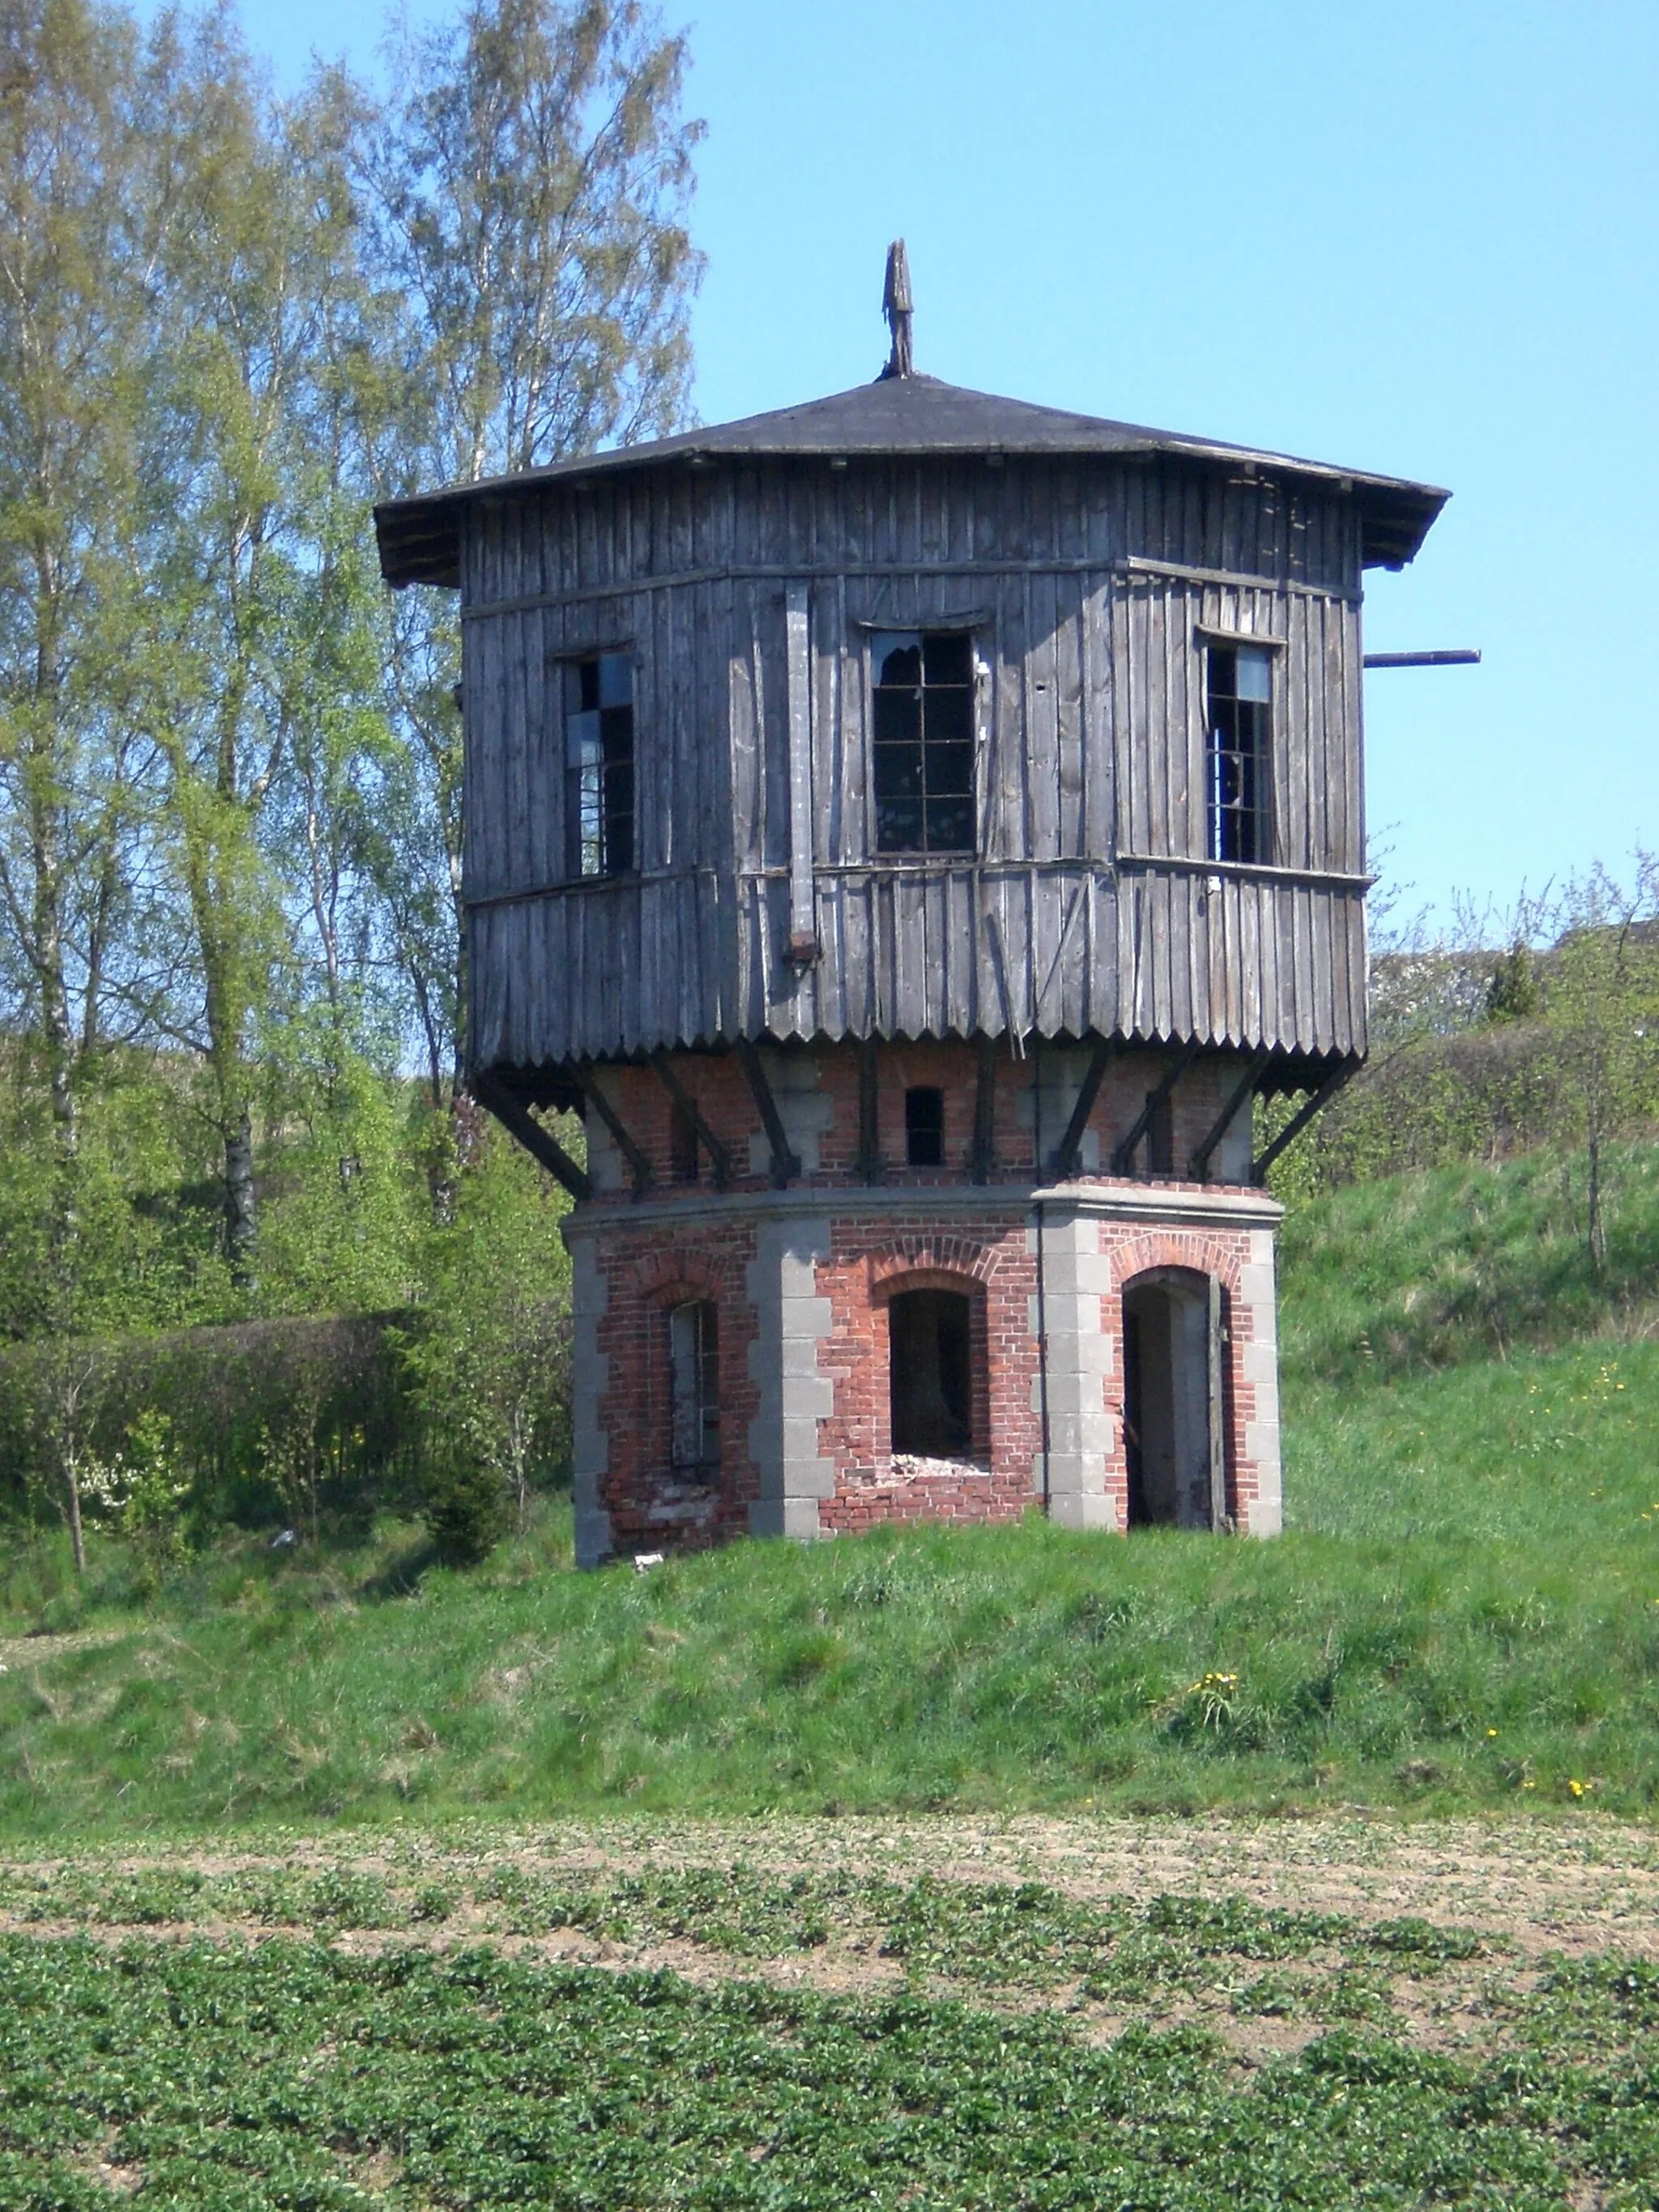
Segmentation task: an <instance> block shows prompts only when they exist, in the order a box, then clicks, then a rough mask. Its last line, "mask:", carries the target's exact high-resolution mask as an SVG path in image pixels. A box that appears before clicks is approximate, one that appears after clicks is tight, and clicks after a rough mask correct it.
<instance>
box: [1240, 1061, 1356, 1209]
mask: <svg viewBox="0 0 1659 2212" xmlns="http://www.w3.org/2000/svg"><path fill="white" fill-rule="evenodd" d="M1363 1065H1364V1063H1363V1062H1362V1061H1360V1060H1349V1061H1348V1062H1347V1064H1346V1066H1343V1067H1339V1068H1338V1069H1337V1071H1336V1073H1335V1074H1334V1075H1329V1076H1327V1077H1326V1079H1325V1080H1324V1082H1323V1083H1322V1084H1321V1085H1320V1086H1319V1088H1318V1090H1317V1091H1315V1093H1314V1095H1313V1097H1311V1098H1310V1099H1309V1100H1308V1101H1307V1102H1306V1103H1305V1104H1304V1106H1303V1107H1302V1108H1301V1109H1300V1110H1299V1111H1298V1112H1297V1113H1295V1114H1293V1115H1291V1118H1290V1120H1289V1121H1287V1122H1286V1123H1285V1126H1284V1127H1283V1128H1282V1129H1281V1130H1280V1131H1279V1134H1278V1135H1277V1136H1276V1137H1275V1138H1274V1139H1273V1142H1272V1144H1270V1145H1269V1146H1268V1147H1267V1151H1266V1152H1263V1153H1262V1155H1261V1158H1260V1159H1258V1160H1253V1161H1252V1162H1251V1163H1250V1180H1251V1182H1265V1181H1266V1180H1267V1170H1268V1169H1269V1168H1270V1167H1271V1166H1272V1165H1273V1162H1274V1161H1275V1160H1276V1159H1277V1158H1279V1154H1280V1153H1281V1152H1283V1151H1284V1149H1285V1146H1286V1145H1288V1144H1290V1143H1291V1141H1292V1140H1293V1139H1296V1138H1297V1137H1299V1136H1300V1135H1301V1134H1302V1132H1303V1131H1304V1129H1305V1128H1306V1127H1307V1126H1308V1124H1309V1122H1310V1121H1312V1119H1313V1117H1314V1115H1316V1114H1317V1113H1318V1112H1319V1111H1320V1110H1321V1109H1322V1107H1326V1106H1328V1105H1329V1104H1330V1103H1331V1101H1332V1099H1333V1098H1334V1097H1335V1096H1336V1094H1337V1092H1338V1091H1340V1090H1341V1089H1342V1087H1343V1085H1345V1084H1348V1083H1352V1080H1353V1079H1354V1077H1355V1076H1356V1075H1358V1073H1359V1070H1360V1068H1361V1066H1363Z"/></svg>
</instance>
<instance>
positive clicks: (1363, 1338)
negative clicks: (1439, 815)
mask: <svg viewBox="0 0 1659 2212" xmlns="http://www.w3.org/2000/svg"><path fill="white" fill-rule="evenodd" d="M1656 1158H1659V1155H1656V1154H1655V1153H1653V1152H1631V1153H1630V1154H1629V1155H1628V1156H1627V1157H1626V1158H1625V1159H1624V1160H1623V1161H1622V1162H1621V1163H1620V1172H1619V1176H1618V1181H1617V1183H1616V1187H1615V1206H1614V1211H1613V1255H1612V1261H1610V1265H1613V1263H1616V1267H1615V1268H1614V1273H1613V1276H1610V1278H1609V1280H1610V1281H1612V1283H1613V1288H1612V1289H1611V1290H1608V1289H1607V1285H1603V1286H1602V1289H1601V1291H1597V1289H1596V1285H1595V1280H1594V1279H1593V1278H1592V1277H1590V1276H1589V1273H1588V1272H1587V1267H1586V1263H1585V1262H1584V1261H1583V1255H1582V1249H1581V1248H1580V1246H1579V1244H1578V1243H1576V1242H1575V1235H1574V1231H1573V1224H1572V1220H1571V1215H1570V1213H1568V1214H1564V1213H1561V1212H1560V1211H1559V1203H1558V1201H1559V1194H1560V1192H1561V1190H1562V1188H1563V1185H1564V1168H1563V1164H1562V1163H1561V1162H1560V1161H1559V1160H1558V1161H1554V1162H1549V1161H1532V1162H1522V1163H1520V1164H1516V1165H1515V1166H1513V1167H1510V1168H1505V1169H1503V1170H1480V1171H1478V1172H1476V1171H1470V1172H1469V1173H1467V1174H1462V1175H1441V1176H1427V1177H1420V1178H1412V1179H1407V1180H1406V1181H1404V1182H1401V1183H1398V1184H1394V1185H1378V1186H1373V1187H1370V1188H1367V1189H1364V1190H1361V1191H1355V1192H1347V1193H1343V1194H1339V1195H1338V1197H1336V1198H1335V1199H1334V1200H1326V1201H1323V1202H1322V1205H1321V1206H1312V1207H1309V1208H1307V1209H1305V1210H1304V1212H1302V1213H1301V1214H1300V1215H1299V1216H1298V1217H1297V1219H1296V1220H1295V1221H1294V1222H1293V1224H1292V1225H1291V1229H1290V1231H1289V1232H1288V1233H1287V1237H1286V1240H1285V1344H1286V1356H1285V1416H1286V1449H1287V1461H1286V1477H1285V1479H1286V1492H1287V1500H1288V1507H1289V1518H1290V1522H1291V1526H1290V1528H1289V1532H1288V1533H1287V1534H1286V1535H1285V1538H1284V1539H1283V1540H1282V1541H1279V1542H1277V1543H1273V1544H1261V1545H1257V1544H1245V1543H1239V1542H1237V1541H1232V1540H1228V1539H1213V1538H1209V1537H1204V1536H1193V1535H1188V1534H1174V1533H1166V1532H1156V1531H1155V1532H1149V1533H1148V1534H1145V1535H1143V1536H1137V1537H1136V1538H1135V1539H1134V1540H1133V1541H1131V1542H1129V1543H1127V1544H1125V1543H1123V1542H1121V1541H1118V1540H1117V1539H1115V1538H1109V1537H1079V1536H1071V1535H1066V1534H1062V1533H1061V1532H1059V1531H1056V1530H1054V1529H1053V1528H1048V1526H1046V1525H1043V1524H1042V1523H1040V1522H1028V1523H1027V1524H1025V1525H1024V1526H1021V1527H1018V1528H1003V1529H979V1530H973V1529H969V1530H951V1529H945V1528H931V1529H929V1528H923V1529H918V1530H915V1531H908V1532H897V1531H885V1532H878V1533H877V1534H872V1535H871V1536H869V1537H866V1538H861V1539H858V1540H855V1541H841V1542H837V1543H835V1544H828V1545H823V1546H821V1547H816V1548H814V1549H811V1550H803V1549H799V1548H797V1547H790V1546H783V1545H748V1546H740V1547H735V1548H733V1549H732V1550H730V1551H727V1552H726V1553H721V1554H718V1555H712V1556H703V1557H699V1558H693V1559H682V1560H675V1561H671V1562H670V1563H669V1564H668V1565H665V1566H664V1567H662V1568H659V1569H657V1570H655V1571H653V1572H651V1573H649V1574H647V1575H643V1576H636V1575H635V1574H634V1573H633V1572H632V1571H631V1570H625V1569H624V1570H613V1571H609V1572H607V1573H605V1574H603V1575H600V1576H597V1577H577V1576H574V1575H573V1574H571V1573H568V1572H567V1571H564V1567H565V1565H566V1564H567V1563H568V1513H567V1512H566V1511H565V1510H563V1509H561V1508H558V1507H556V1506H555V1507H550V1509H549V1510H548V1512H547V1515H546V1516H545V1517H544V1521H543V1522H542V1523H541V1524H540V1525H539V1527H538V1529H537V1530H536V1531H535V1532H533V1534H532V1536H531V1537H529V1538H527V1539H526V1540H524V1541H521V1542H520V1544H518V1545H516V1546H513V1547H507V1549H506V1550H504V1551H503V1552H502V1553H500V1554H498V1555H497V1557H496V1558H495V1559H494V1560H493V1561H492V1562H491V1563H490V1565H489V1567H488V1568H487V1569H485V1570H483V1571H479V1572H476V1573H474V1574H471V1575H459V1574H452V1573H448V1572H445V1571H441V1570H438V1569H435V1568H432V1567H429V1566H424V1565H422V1561H421V1559H420V1558H419V1556H418V1543H417V1540H416V1537H415V1536H414V1534H413V1533H412V1532H410V1531H407V1530H398V1529H395V1528H394V1529H383V1530H382V1531H381V1532H380V1534H379V1536H378V1538H377V1539H375V1540H374V1541H366V1542H365V1543H364V1544H363V1545H362V1547H360V1548H359V1549H358V1550H356V1552H345V1551H342V1552H339V1553H336V1554H333V1555H331V1556H330V1557H328V1558H326V1559H322V1560H315V1559H306V1558H303V1557H301V1558H299V1559H292V1558H290V1557H289V1555H285V1554H271V1553H268V1552H264V1551H262V1550H259V1549H258V1548H256V1547H252V1546H243V1547H241V1548H240V1549H236V1548H231V1549H229V1550H226V1551H223V1552H222V1553H217V1554H216V1555H215V1556H214V1557H212V1558H211V1559H208V1560H206V1561H204V1562H201V1563H198V1565H197V1566H196V1567H194V1568H193V1569H191V1571H189V1572H188V1573H186V1574H185V1575H183V1576H181V1577H176V1578H175V1579H174V1580H173V1581H172V1582H170V1583H168V1584H167V1586H166V1587H165V1588H164V1589H163V1590H162V1592H161V1595H160V1596H159V1597H157V1598H156V1599H155V1601H153V1602H151V1603H149V1605H145V1606H140V1605H138V1604H137V1603H135V1602H134V1601H133V1599H132V1593H131V1578H130V1569H129V1567H128V1566H127V1565H125V1563H123V1562H122V1561H121V1560H120V1559H118V1557H117V1556H115V1555H114V1554H112V1553H107V1552H106V1553H104V1555H103V1556H104V1559H105V1562H106V1564H105V1565H103V1566H101V1567H100V1568H99V1569H98V1570H97V1571H96V1572H95V1573H94V1577H93V1578H92V1583H91V1587H90V1588H89V1589H88V1590H87V1591H84V1592H78V1593H77V1592H73V1591H71V1590H70V1589H68V1587H67V1578H66V1577H64V1573H63V1571H62V1567H61V1555H53V1554H52V1553H50V1552H49V1551H46V1550H42V1549H40V1548H39V1547H37V1548H36V1549H35V1550H33V1552H31V1553H28V1554H27V1556H26V1557H22V1558H21V1559H18V1560H17V1561H16V1562H15V1564H14V1565H12V1567H11V1568H10V1569H9V1571H8V1574H9V1579H7V1580H6V1581H5V1582H3V1583H0V1608H3V1610H0V1619H4V1618H5V1616H6V1615H8V1614H9V1618H10V1620H11V1621H12V1623H13V1624H15V1631H14V1632H15V1633H18V1634H20V1635H21V1633H22V1632H26V1631H27V1630H28V1629H30V1628H35V1627H46V1628H51V1629H58V1630H60V1631H76V1632H79V1633H80V1635H81V1636H82V1638H86V1639H87V1640H84V1641H82V1642H80V1643H78V1644H70V1645H67V1646H62V1647H51V1646H37V1647H33V1648H32V1647H30V1646H28V1645H27V1644H21V1643H16V1642H14V1643H12V1644H9V1645H7V1646H6V1647H5V1648H4V1649H3V1650H0V1662H3V1663H4V1665H5V1668H6V1671H5V1673H3V1674H0V1747H3V1757H0V1824H3V1826H5V1827H6V1828H7V1829H8V1830H9V1832H12V1833H14V1834H18V1835H33V1836H37V1837H42V1838H45V1837H51V1836H54V1835H61V1834H65V1833H70V1832H76V1833H80V1832H91V1833H118V1832H126V1831H131V1830H132V1829H134V1828H143V1827H146V1826H149V1827H154V1826H164V1827H167V1828H180V1827H190V1826H193V1825H199V1824H203V1823H216V1822H246V1821H258V1820H316V1819H329V1820H380V1819H384V1818H386V1817H388V1816H396V1815H398V1814H414V1815H415V1816H416V1817H420V1818H436V1817H441V1816H445V1815H447V1814H455V1813H459V1812H460V1811H462V1810H464V1809H465V1808H471V1807H477V1806H494V1807H498V1808H501V1809H503V1810H504V1811H507V1812H508V1813H510V1814H513V1816H514V1817H523V1816H526V1815H531V1814H542V1813H583V1812H588V1811H595V1810H603V1809H606V1808H611V1809H617V1808H625V1809H629V1810H634V1811H639V1812H668V1811H681V1810H691V1811H702V1812H711V1813H721V1814H732V1813H744V1812H755V1811H764V1810H767V1809H769V1808H782V1809H790V1810H795V1811H807V1812H810V1811H820V1810H824V1809H831V1810H834V1809H843V1810H847V1811H849V1812H862V1811H877V1810H900V1811H902V1810H917V1809H924V1808H956V1807H975V1808H987V1809H992V1810H1012V1809H1018V1808H1064V1807H1076V1806H1080V1805H1093V1806H1096V1807H1097V1808H1102V1809H1105V1808H1115V1809H1121V1810H1122V1809H1128V1810H1135V1809H1156V1808H1164V1809H1176V1810H1180V1809H1196V1808H1201V1807H1206V1806H1218V1807H1225V1806H1235V1807H1241V1808H1255V1809H1267V1810H1284V1809H1285V1808H1295V1807H1317V1806H1320V1805H1332V1804H1340V1803H1349V1804H1352V1803H1360V1804H1370V1805H1390V1806H1405V1807H1413V1808H1425V1809H1431V1810H1450V1809H1457V1808H1471V1807H1497V1806H1500V1805H1503V1806H1508V1807H1510V1808H1514V1807H1517V1806H1520V1805H1525V1804H1542V1805H1552V1806H1557V1807H1560V1808H1579V1809H1582V1808H1584V1807H1586V1806H1587V1805H1588V1806H1601V1807H1605V1808H1608V1809H1610V1810H1613V1811H1618V1812H1622V1813H1625V1814H1636V1815H1646V1814H1650V1811H1651V1809H1652V1808H1653V1806H1654V1804H1655V1802H1656V1799H1659V1344H1656V1343H1654V1342H1650V1341H1646V1340H1632V1337H1631V1335H1630V1330H1631V1328H1632V1325H1633V1324H1632V1316H1636V1315H1638V1314H1639V1311H1640V1306H1639V1300H1638V1291H1640V1292H1642V1294H1643V1295H1645V1291H1644V1290H1643V1285H1644V1284H1650V1279H1651V1275H1652V1270H1653V1267H1654V1266H1655V1265H1656V1264H1659V1176H1656V1172H1655V1166H1654V1163H1655V1160H1656ZM1552 1194H1554V1195H1553V1196H1552ZM1553 1206H1554V1207H1556V1209H1557V1210H1556V1212H1552V1210H1551V1209H1552V1207H1553ZM1650 1231H1651V1232H1652V1237H1653V1240H1654V1241H1653V1242H1651V1243H1650V1245H1649V1246H1648V1248H1647V1249H1648V1259H1647V1261H1646V1265H1647V1266H1648V1268H1649V1274H1648V1275H1647V1276H1644V1275H1643V1274H1642V1273H1641V1267H1640V1266H1639V1265H1638V1261H1639V1259H1640V1254H1639V1252H1638V1246H1639V1245H1640V1243H1641V1238H1642V1237H1643V1236H1644V1235H1647V1234H1649V1233H1650ZM1471 1284H1473V1285H1474V1288H1473V1289H1471V1287H1470V1285H1471ZM1504 1286H1507V1288H1504ZM1500 1290H1502V1291H1503V1298H1504V1299H1507V1300H1508V1301H1509V1304H1508V1305H1507V1306H1506V1307H1504V1309H1503V1310H1510V1311H1512V1312H1513V1313H1514V1314H1516V1315H1517V1316H1524V1326H1522V1323H1521V1322H1519V1321H1517V1322H1516V1325H1515V1327H1514V1328H1512V1329H1510V1330H1509V1331H1507V1332H1504V1333H1503V1342H1504V1350H1505V1352H1506V1353H1507V1357H1503V1358H1498V1357H1494V1356H1492V1319H1491V1316H1492V1312H1493V1311H1495V1310H1498V1307H1499V1306H1501V1305H1502V1304H1503V1301H1502V1299H1500V1298H1499V1291H1500ZM1494 1301H1497V1302H1498V1304H1494ZM1620 1327H1623V1328H1625V1330H1626V1334H1625V1335H1624V1336H1623V1337H1620V1335H1619V1334H1617V1333H1616V1331H1617V1330H1618V1329H1619V1328H1620ZM1528 1345H1529V1346H1533V1347H1534V1348H1531V1349H1523V1348H1522V1346H1528ZM1539 1347H1541V1348H1539ZM54 1556H56V1557H57V1559H58V1564H56V1565H55V1564H54ZM100 1577H102V1579H100ZM124 1577H125V1579H124ZM0 1633H4V1631H3V1630H0ZM1206 1676H1211V1677H1217V1678H1219V1677H1233V1678H1236V1679H1234V1680H1231V1681H1220V1680H1212V1682H1211V1683H1210V1684H1209V1685H1208V1686H1207V1687H1206V1686H1203V1685H1204V1678H1205V1677H1206Z"/></svg>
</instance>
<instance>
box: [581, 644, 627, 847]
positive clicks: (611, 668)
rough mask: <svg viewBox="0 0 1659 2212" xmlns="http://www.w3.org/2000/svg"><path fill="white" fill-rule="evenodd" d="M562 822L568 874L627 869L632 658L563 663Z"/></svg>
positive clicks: (620, 656)
mask: <svg viewBox="0 0 1659 2212" xmlns="http://www.w3.org/2000/svg"><path fill="white" fill-rule="evenodd" d="M564 742H565V821H566V823H567V825H568V829H567V842H568V852H567V856H566V857H567V860H568V867H569V872H570V873H571V874H572V875H573V876H625V875H628V874H629V873H630V872H632V870H633V866H634V658H633V655H632V654H631V653H594V654H593V655H592V657H591V658H589V659H586V660H568V661H566V663H565V664H564Z"/></svg>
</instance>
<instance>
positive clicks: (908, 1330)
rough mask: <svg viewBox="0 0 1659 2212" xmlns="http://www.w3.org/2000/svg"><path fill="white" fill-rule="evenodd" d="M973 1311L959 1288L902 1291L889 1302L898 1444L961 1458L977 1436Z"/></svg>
mask: <svg viewBox="0 0 1659 2212" xmlns="http://www.w3.org/2000/svg"><path fill="white" fill-rule="evenodd" d="M971 1324H972V1316H971V1314H970V1312H969V1304H968V1300H967V1298H966V1297H964V1296H963V1293H962V1292H961V1291H898V1292H896V1294H895V1296H894V1297H893V1298H892V1299H891V1300H890V1303H889V1304H888V1308H887V1337H888V1347H889V1358H890V1365H891V1391H892V1416H893V1449H894V1450H895V1451H896V1452H919V1453H925V1454H926V1455H927V1456H928V1457H929V1458H933V1459H957V1458H960V1457H961V1456H962V1455H963V1454H964V1453H965V1452H967V1450H968V1449H969V1445H970V1443H971V1441H972V1436H973V1383H972V1376H973V1352H972V1326H971Z"/></svg>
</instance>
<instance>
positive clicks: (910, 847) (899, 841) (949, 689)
mask: <svg viewBox="0 0 1659 2212" xmlns="http://www.w3.org/2000/svg"><path fill="white" fill-rule="evenodd" d="M871 665H872V669H873V671H874V675H875V781H876V849H877V850H878V852H882V853H971V852H972V851H973V849H974V641H973V640H972V638H971V637H969V635H967V634H966V633H965V632H963V631H955V630H953V631H944V630H878V631H877V633H876V635H875V636H874V638H873V639H872V646H871Z"/></svg>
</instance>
